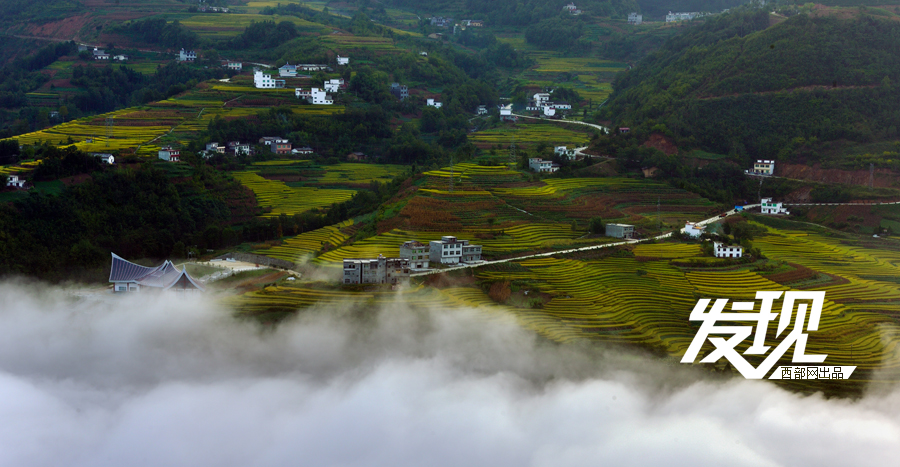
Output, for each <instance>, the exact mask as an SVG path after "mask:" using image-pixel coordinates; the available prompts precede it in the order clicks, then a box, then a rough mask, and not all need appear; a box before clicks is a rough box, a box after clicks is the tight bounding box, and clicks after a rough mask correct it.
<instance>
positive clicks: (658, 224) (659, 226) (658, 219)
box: [656, 196, 662, 235]
mask: <svg viewBox="0 0 900 467" xmlns="http://www.w3.org/2000/svg"><path fill="white" fill-rule="evenodd" d="M656 230H659V234H660V235H662V217H661V216H660V214H659V196H657V197H656Z"/></svg>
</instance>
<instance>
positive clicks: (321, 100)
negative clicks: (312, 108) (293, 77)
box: [294, 88, 334, 105]
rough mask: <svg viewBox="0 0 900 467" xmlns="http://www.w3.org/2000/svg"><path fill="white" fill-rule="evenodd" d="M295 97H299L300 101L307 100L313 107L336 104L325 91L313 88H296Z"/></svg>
mask: <svg viewBox="0 0 900 467" xmlns="http://www.w3.org/2000/svg"><path fill="white" fill-rule="evenodd" d="M294 95H295V96H297V98H298V99H305V100H306V101H307V102H309V103H310V104H313V105H332V104H334V100H333V99H332V98H331V96H329V95H328V94H327V93H326V92H325V90H324V89H319V88H312V89H309V90H306V89H302V88H295V89H294Z"/></svg>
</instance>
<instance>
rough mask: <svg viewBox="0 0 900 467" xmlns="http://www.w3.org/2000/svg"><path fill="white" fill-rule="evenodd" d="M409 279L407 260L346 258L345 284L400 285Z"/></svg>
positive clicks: (380, 257)
mask: <svg viewBox="0 0 900 467" xmlns="http://www.w3.org/2000/svg"><path fill="white" fill-rule="evenodd" d="M408 279H409V260H408V259H405V258H385V257H384V255H378V257H377V258H344V277H343V283H344V284H398V283H400V282H403V281H406V280H408Z"/></svg>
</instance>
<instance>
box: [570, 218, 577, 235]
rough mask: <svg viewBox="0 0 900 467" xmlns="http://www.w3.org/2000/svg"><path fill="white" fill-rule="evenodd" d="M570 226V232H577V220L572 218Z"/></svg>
mask: <svg viewBox="0 0 900 467" xmlns="http://www.w3.org/2000/svg"><path fill="white" fill-rule="evenodd" d="M571 227H572V232H577V231H578V221H576V220H575V219H572V226H571Z"/></svg>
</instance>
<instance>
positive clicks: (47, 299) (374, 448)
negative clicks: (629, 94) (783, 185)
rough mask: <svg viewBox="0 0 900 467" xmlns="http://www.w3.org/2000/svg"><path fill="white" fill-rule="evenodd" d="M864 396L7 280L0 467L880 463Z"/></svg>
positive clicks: (506, 335)
mask: <svg viewBox="0 0 900 467" xmlns="http://www.w3.org/2000/svg"><path fill="white" fill-rule="evenodd" d="M898 456H900V392H897V391H890V390H887V391H885V390H882V391H880V392H879V393H877V394H875V393H871V394H868V395H866V396H865V397H862V398H861V399H859V400H852V401H851V400H846V399H825V398H823V397H821V396H820V395H811V396H803V395H798V394H794V393H791V392H787V391H784V390H781V389H779V388H778V387H776V386H775V385H773V384H770V383H766V382H760V381H746V380H743V379H739V378H733V379H715V378H712V377H710V376H709V375H708V374H707V373H706V372H703V371H700V370H697V369H692V368H690V367H688V366H682V365H673V364H669V363H664V362H662V361H661V360H659V359H654V358H652V357H645V356H642V355H640V354H636V353H623V351H621V350H612V349H606V350H604V349H602V348H599V349H598V348H597V347H596V346H578V345H555V344H550V343H546V342H544V341H542V340H540V339H538V338H536V337H535V335H534V334H533V333H531V332H529V331H527V330H525V329H523V328H521V327H519V326H518V325H517V324H516V323H515V322H514V321H513V320H511V319H505V318H502V317H497V316H496V315H485V314H482V313H480V312H478V311H477V310H468V309H459V310H454V311H452V312H446V311H444V312H437V311H435V312H423V311H411V310H409V309H408V308H407V307H406V306H404V304H403V303H402V302H397V303H396V304H394V305H393V306H390V307H385V308H383V309H377V310H371V314H370V315H368V316H366V317H365V318H363V319H360V318H359V317H358V315H352V314H350V313H349V312H346V311H345V310H341V309H328V308H322V309H312V310H309V311H305V312H303V313H301V314H299V316H297V317H296V318H295V319H291V320H289V321H287V322H285V323H283V324H282V325H280V326H278V327H277V328H274V329H262V328H260V327H258V326H256V325H255V324H253V323H251V322H246V321H239V320H236V319H234V318H233V317H232V313H231V311H229V310H227V309H224V308H222V307H221V305H216V304H214V303H212V302H211V301H207V300H205V299H204V297H200V296H198V297H182V296H176V295H132V296H122V297H111V296H95V297H88V298H77V297H73V296H72V295H71V294H69V293H66V292H65V291H63V290H58V289H53V288H48V287H47V286H45V285H33V284H26V283H23V282H8V283H5V284H2V285H0V466H17V467H20V466H69V467H77V466H129V467H137V466H154V467H156V466H190V467H197V466H215V467H226V466H367V467H368V466H390V467H397V466H417V467H420V466H467V467H470V466H492V467H496V466H516V467H520V466H553V467H558V466H590V467H596V466H606V465H610V466H612V465H615V466H630V465H634V466H648V465H659V466H666V467H675V466H682V465H684V466H726V465H727V466H807V465H809V466H816V467H823V466H847V465H852V466H886V465H897V462H898V460H897V459H898V458H900V457H898Z"/></svg>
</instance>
